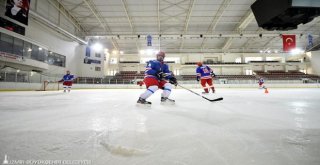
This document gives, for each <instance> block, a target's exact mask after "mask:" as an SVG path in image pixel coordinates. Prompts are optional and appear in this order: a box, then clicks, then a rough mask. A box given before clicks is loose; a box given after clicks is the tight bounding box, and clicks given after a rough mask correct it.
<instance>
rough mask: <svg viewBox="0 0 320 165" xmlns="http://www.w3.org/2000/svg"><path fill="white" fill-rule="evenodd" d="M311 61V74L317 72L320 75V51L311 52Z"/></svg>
mask: <svg viewBox="0 0 320 165" xmlns="http://www.w3.org/2000/svg"><path fill="white" fill-rule="evenodd" d="M309 58H310V63H311V68H310V69H308V71H309V72H308V73H309V74H316V75H320V51H313V52H311V56H310V57H309Z"/></svg>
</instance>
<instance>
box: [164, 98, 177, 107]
mask: <svg viewBox="0 0 320 165" xmlns="http://www.w3.org/2000/svg"><path fill="white" fill-rule="evenodd" d="M161 104H171V105H172V104H175V100H173V99H169V98H168V97H161Z"/></svg>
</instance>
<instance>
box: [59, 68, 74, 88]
mask: <svg viewBox="0 0 320 165" xmlns="http://www.w3.org/2000/svg"><path fill="white" fill-rule="evenodd" d="M74 79H75V76H74V75H71V74H70V71H68V70H67V74H66V75H64V76H63V78H62V79H61V80H60V81H59V82H63V92H66V91H67V90H68V92H70V90H71V87H72V81H73V80H74Z"/></svg>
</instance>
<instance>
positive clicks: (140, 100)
mask: <svg viewBox="0 0 320 165" xmlns="http://www.w3.org/2000/svg"><path fill="white" fill-rule="evenodd" d="M137 105H146V106H151V102H150V101H147V100H146V99H143V98H141V97H139V99H138V101H137Z"/></svg>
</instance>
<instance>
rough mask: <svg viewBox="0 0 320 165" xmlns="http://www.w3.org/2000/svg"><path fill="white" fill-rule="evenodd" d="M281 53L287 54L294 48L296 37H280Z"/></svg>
mask: <svg viewBox="0 0 320 165" xmlns="http://www.w3.org/2000/svg"><path fill="white" fill-rule="evenodd" d="M282 41H283V51H284V52H289V51H290V50H292V49H294V48H296V35H282Z"/></svg>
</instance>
